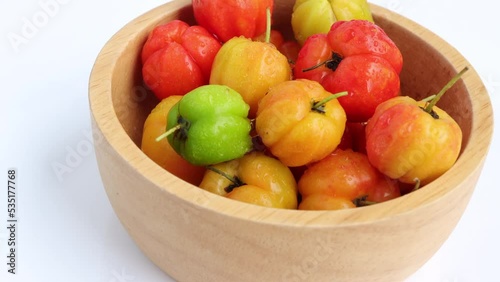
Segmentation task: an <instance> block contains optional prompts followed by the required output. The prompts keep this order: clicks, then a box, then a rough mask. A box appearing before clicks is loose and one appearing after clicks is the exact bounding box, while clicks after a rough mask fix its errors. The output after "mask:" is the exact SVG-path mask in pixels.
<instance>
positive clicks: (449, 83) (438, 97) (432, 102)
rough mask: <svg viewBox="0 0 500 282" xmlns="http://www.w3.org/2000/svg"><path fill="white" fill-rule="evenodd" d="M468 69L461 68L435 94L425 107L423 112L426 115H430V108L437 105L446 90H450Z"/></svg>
mask: <svg viewBox="0 0 500 282" xmlns="http://www.w3.org/2000/svg"><path fill="white" fill-rule="evenodd" d="M468 70H469V68H468V67H465V68H463V69H462V70H461V71H460V72H459V73H457V74H456V75H455V76H454V77H453V78H452V79H451V80H450V81H449V82H448V83H447V84H446V85H445V86H444V87H443V89H441V91H439V93H438V94H436V96H435V97H434V99H432V100H431V101H430V102H429V104H427V106H426V107H425V109H424V111H426V112H428V113H431V112H432V108H433V107H434V106H435V105H436V104H437V102H438V101H439V99H441V97H443V95H444V93H446V91H448V89H450V88H451V87H452V86H453V85H455V83H456V82H457V81H458V80H459V79H460V77H461V76H462V75H463V74H464V73H465V72H466V71H468Z"/></svg>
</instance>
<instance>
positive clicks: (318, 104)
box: [313, 91, 349, 112]
mask: <svg viewBox="0 0 500 282" xmlns="http://www.w3.org/2000/svg"><path fill="white" fill-rule="evenodd" d="M347 94H349V92H347V91H343V92H339V93H337V94H332V95H330V96H328V97H326V98H325V99H323V100H321V101H319V102H314V103H313V110H315V111H320V112H324V110H321V107H323V106H324V105H325V104H326V103H328V102H330V101H331V100H333V99H337V98H340V97H342V96H346V95H347Z"/></svg>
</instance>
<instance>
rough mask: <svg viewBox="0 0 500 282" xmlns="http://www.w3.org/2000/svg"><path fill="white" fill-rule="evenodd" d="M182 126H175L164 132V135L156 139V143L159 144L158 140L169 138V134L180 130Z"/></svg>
mask: <svg viewBox="0 0 500 282" xmlns="http://www.w3.org/2000/svg"><path fill="white" fill-rule="evenodd" d="M181 127H182V125H181V124H177V125H176V126H174V127H172V128H170V129H169V130H167V131H165V133H163V134H162V135H160V136H158V137H156V139H155V140H156V142H160V140H162V139H163V138H166V137H167V136H169V135H170V134H172V133H174V132H176V131H177V130H179V129H181Z"/></svg>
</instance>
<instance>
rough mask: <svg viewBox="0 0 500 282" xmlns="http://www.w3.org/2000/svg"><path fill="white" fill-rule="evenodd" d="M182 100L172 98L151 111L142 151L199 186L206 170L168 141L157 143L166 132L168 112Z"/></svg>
mask: <svg viewBox="0 0 500 282" xmlns="http://www.w3.org/2000/svg"><path fill="white" fill-rule="evenodd" d="M181 98H182V96H170V97H168V98H166V99H164V100H162V101H161V102H160V103H158V105H157V106H156V107H155V108H154V109H153V110H152V111H151V113H150V114H149V115H148V117H147V118H146V121H145V122H144V128H143V132H142V142H141V150H142V151H143V152H144V154H146V155H147V156H148V157H149V158H151V159H152V160H153V161H154V162H155V163H157V164H158V165H160V166H161V167H163V168H164V169H166V170H167V171H169V172H171V173H172V174H174V175H176V176H177V177H179V178H181V179H182V180H185V181H187V182H189V183H191V184H193V185H198V184H199V183H200V182H201V179H202V178H203V174H204V172H205V168H204V167H200V166H194V165H192V164H190V163H189V162H187V161H186V160H185V159H184V158H182V157H181V156H180V155H179V154H177V152H175V150H174V149H173V148H172V146H171V145H170V144H169V143H168V140H167V139H163V140H160V141H156V137H158V136H160V135H161V134H162V133H163V132H165V128H166V126H167V115H168V112H169V111H170V109H171V108H172V106H173V105H174V104H176V103H177V102H178V101H179V100H180V99H181Z"/></svg>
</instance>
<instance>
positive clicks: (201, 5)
mask: <svg viewBox="0 0 500 282" xmlns="http://www.w3.org/2000/svg"><path fill="white" fill-rule="evenodd" d="M192 4H193V12H194V17H195V19H196V21H197V22H198V24H200V25H201V26H203V27H205V28H206V29H208V30H209V31H211V32H213V33H214V34H215V35H216V36H217V37H218V38H219V39H220V40H221V41H222V42H226V41H228V40H230V39H231V38H233V37H238V36H244V37H246V38H253V37H255V36H258V35H260V34H262V33H264V31H265V30H266V23H267V19H266V9H268V8H269V9H270V11H271V13H272V11H273V8H274V1H272V0H245V1H241V0H193V1H192Z"/></svg>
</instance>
